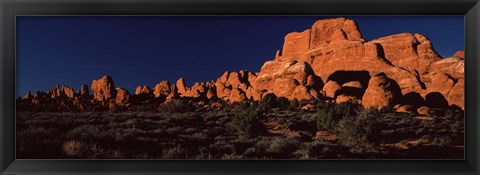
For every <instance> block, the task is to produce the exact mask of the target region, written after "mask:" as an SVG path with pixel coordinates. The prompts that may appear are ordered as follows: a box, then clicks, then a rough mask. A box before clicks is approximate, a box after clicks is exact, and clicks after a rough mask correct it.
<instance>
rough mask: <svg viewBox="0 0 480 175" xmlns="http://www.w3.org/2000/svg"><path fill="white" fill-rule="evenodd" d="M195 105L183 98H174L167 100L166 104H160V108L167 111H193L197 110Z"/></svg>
mask: <svg viewBox="0 0 480 175" xmlns="http://www.w3.org/2000/svg"><path fill="white" fill-rule="evenodd" d="M195 109H196V108H195V105H194V104H192V103H191V102H189V101H187V100H181V99H174V100H173V101H171V102H167V103H166V104H162V105H161V106H160V110H163V111H166V112H172V113H175V112H180V113H181V112H192V111H195Z"/></svg>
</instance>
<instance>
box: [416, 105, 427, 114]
mask: <svg viewBox="0 0 480 175" xmlns="http://www.w3.org/2000/svg"><path fill="white" fill-rule="evenodd" d="M417 113H418V114H421V115H429V114H430V108H429V107H427V106H421V107H419V108H418V109H417Z"/></svg>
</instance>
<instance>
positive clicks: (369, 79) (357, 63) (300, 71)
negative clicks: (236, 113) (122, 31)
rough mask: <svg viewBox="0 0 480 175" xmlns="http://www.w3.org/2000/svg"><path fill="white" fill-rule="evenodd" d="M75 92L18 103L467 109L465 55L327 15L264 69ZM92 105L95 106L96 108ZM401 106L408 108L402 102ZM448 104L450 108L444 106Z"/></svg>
mask: <svg viewBox="0 0 480 175" xmlns="http://www.w3.org/2000/svg"><path fill="white" fill-rule="evenodd" d="M91 87H92V91H93V96H91V95H89V92H88V86H87V85H83V86H82V87H81V88H80V91H78V92H77V93H75V92H74V90H73V89H72V88H70V87H68V86H63V87H62V88H60V87H59V86H58V85H57V87H56V88H54V89H52V90H49V91H47V92H46V93H44V92H37V93H35V94H34V95H32V94H31V93H30V92H28V93H27V95H25V96H24V97H23V99H22V100H19V101H18V103H17V104H19V105H20V109H27V110H28V109H31V108H32V107H35V106H36V107H37V108H42V107H43V108H47V107H49V108H53V109H54V110H55V109H57V110H78V111H82V110H86V109H92V108H94V109H102V108H112V107H115V106H122V107H126V108H128V107H129V106H132V105H140V104H148V103H151V102H158V103H165V102H169V101H172V100H173V99H177V98H187V99H193V100H197V101H211V100H223V101H226V102H240V101H245V100H260V99H261V98H262V97H263V96H264V95H266V94H268V93H273V94H275V95H276V96H279V97H286V98H288V99H290V100H293V99H297V100H312V99H319V100H331V101H336V102H337V103H341V102H347V101H356V102H359V103H362V104H363V105H364V106H365V107H375V108H381V107H383V106H387V105H388V106H396V107H397V108H401V109H410V110H413V111H416V109H417V108H419V107H422V106H428V107H438V106H436V105H434V104H430V103H429V101H428V97H431V96H432V95H435V96H437V95H438V94H439V96H438V97H439V98H442V99H440V100H444V101H446V103H448V104H446V105H447V106H452V105H455V106H458V107H460V108H462V109H463V108H464V100H463V98H464V95H463V94H464V53H463V51H459V52H457V53H455V54H454V55H453V56H451V57H449V58H441V57H440V56H439V55H438V54H437V52H436V51H435V50H434V49H433V47H432V44H431V43H430V41H429V40H428V38H427V37H425V36H423V35H421V34H417V33H415V34H412V33H401V34H395V35H390V36H385V37H382V38H378V39H375V40H372V41H366V40H365V39H363V38H362V36H361V33H360V31H359V30H358V27H357V25H356V23H355V21H353V20H349V19H345V18H336V19H325V20H319V21H317V22H315V23H314V24H313V25H312V27H311V28H310V29H306V30H305V31H303V32H292V33H289V34H287V35H286V36H285V42H284V44H283V48H282V50H279V51H277V54H276V56H275V58H274V59H273V60H271V61H267V62H265V64H264V65H263V66H262V68H261V70H260V72H258V73H257V72H249V71H246V70H241V71H239V72H230V71H227V72H225V73H224V74H223V75H221V76H220V77H219V78H218V79H217V80H215V81H210V82H197V83H195V84H194V85H193V86H192V87H186V86H185V83H184V79H183V78H180V79H179V80H178V81H177V82H176V83H174V84H171V83H170V82H168V81H162V82H160V83H158V84H157V85H155V86H154V88H153V89H150V88H149V87H148V86H138V87H137V89H136V92H135V93H134V94H133V95H130V93H129V92H128V91H127V90H125V89H123V88H115V86H114V83H113V79H112V78H111V77H110V76H105V77H103V78H101V79H99V80H94V81H93V82H92V84H91ZM91 106H94V107H91ZM402 106H403V107H402ZM444 106H445V105H444Z"/></svg>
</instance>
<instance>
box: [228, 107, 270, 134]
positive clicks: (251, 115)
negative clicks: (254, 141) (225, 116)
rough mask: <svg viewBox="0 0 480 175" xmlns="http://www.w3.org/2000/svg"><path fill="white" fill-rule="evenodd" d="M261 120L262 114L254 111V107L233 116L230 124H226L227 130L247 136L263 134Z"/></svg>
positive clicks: (262, 118) (263, 128)
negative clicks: (246, 134)
mask: <svg viewBox="0 0 480 175" xmlns="http://www.w3.org/2000/svg"><path fill="white" fill-rule="evenodd" d="M263 120H264V114H263V113H261V112H259V111H256V110H255V108H254V107H250V108H248V109H247V110H245V111H242V112H240V113H237V114H235V115H234V116H233V118H232V120H231V121H230V123H228V129H229V130H231V131H236V132H245V133H249V134H253V133H259V132H263V131H264V130H265V127H264V126H263V124H262V122H263Z"/></svg>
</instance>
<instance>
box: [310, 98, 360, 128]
mask: <svg viewBox="0 0 480 175" xmlns="http://www.w3.org/2000/svg"><path fill="white" fill-rule="evenodd" d="M319 107H320V108H318V109H317V112H316V113H315V114H314V116H315V120H316V123H317V129H319V130H333V129H334V127H335V125H336V123H337V122H338V121H339V120H340V119H342V118H348V117H351V116H354V115H356V113H357V111H358V110H360V109H361V107H360V105H358V104H357V103H342V104H335V103H323V104H321V105H319Z"/></svg>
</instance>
